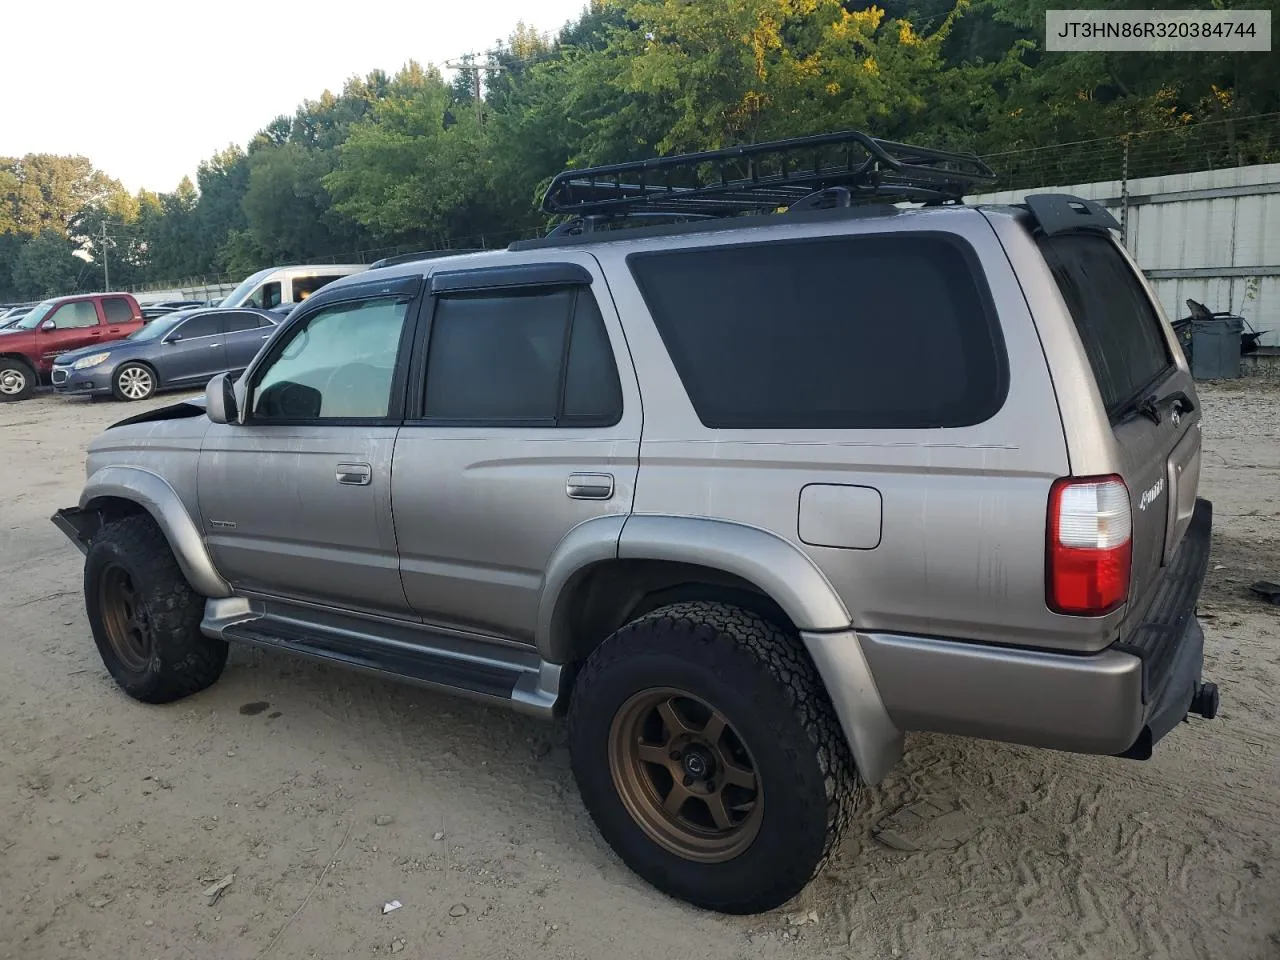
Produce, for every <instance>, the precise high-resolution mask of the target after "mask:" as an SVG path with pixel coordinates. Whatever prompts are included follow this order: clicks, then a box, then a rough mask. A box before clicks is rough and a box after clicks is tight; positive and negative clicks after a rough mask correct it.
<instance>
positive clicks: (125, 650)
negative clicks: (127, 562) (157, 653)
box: [98, 563, 152, 673]
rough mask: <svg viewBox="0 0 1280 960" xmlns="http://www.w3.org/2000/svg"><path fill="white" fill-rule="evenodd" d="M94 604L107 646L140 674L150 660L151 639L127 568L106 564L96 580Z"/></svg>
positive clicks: (142, 607) (145, 611)
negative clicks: (104, 630) (109, 645)
mask: <svg viewBox="0 0 1280 960" xmlns="http://www.w3.org/2000/svg"><path fill="white" fill-rule="evenodd" d="M98 591H99V592H98V604H99V609H100V610H101V611H102V625H103V627H104V628H105V629H106V633H107V639H108V641H109V642H110V643H111V649H112V650H113V651H114V652H115V655H116V656H117V657H119V658H120V662H121V663H122V664H124V666H125V667H126V668H127V669H129V670H131V671H133V672H135V673H141V672H142V671H144V670H146V669H147V664H148V663H150V661H151V651H152V642H151V640H152V638H151V625H150V618H149V617H148V616H147V609H146V606H145V605H144V604H143V603H142V602H141V600H140V599H139V598H138V593H137V590H135V589H134V586H133V578H132V577H131V576H129V571H127V570H125V569H124V567H121V566H119V565H117V564H114V563H113V564H110V565H108V566H107V568H106V569H105V570H103V571H102V575H101V577H100V578H99V580H98Z"/></svg>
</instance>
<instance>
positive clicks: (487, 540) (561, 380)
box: [391, 254, 640, 642]
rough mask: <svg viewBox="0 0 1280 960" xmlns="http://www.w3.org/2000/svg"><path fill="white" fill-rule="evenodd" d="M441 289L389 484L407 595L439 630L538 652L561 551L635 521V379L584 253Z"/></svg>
mask: <svg viewBox="0 0 1280 960" xmlns="http://www.w3.org/2000/svg"><path fill="white" fill-rule="evenodd" d="M570 261H572V262H570ZM522 271H527V273H522ZM522 277H523V279H522ZM522 283H527V286H522V285H521V284H522ZM432 289H433V291H434V292H435V296H434V301H433V309H432V316H431V322H430V326H429V331H428V333H427V334H426V336H427V341H426V343H425V344H424V346H423V347H420V350H421V349H424V348H425V354H426V356H425V361H420V362H419V363H417V364H415V367H414V369H415V370H420V371H422V374H421V376H420V377H419V378H418V382H417V383H415V384H413V385H411V392H410V396H411V400H410V403H411V407H410V414H409V415H408V416H407V417H406V422H405V426H404V427H403V428H402V429H401V431H400V439H399V440H398V441H397V442H396V450H395V463H394V470H393V472H392V480H391V490H392V497H393V499H394V502H395V522H396V536H397V539H398V540H399V543H400V572H401V578H402V579H403V581H404V589H405V594H406V596H407V597H408V599H409V602H410V603H411V604H412V605H413V608H414V610H415V611H417V613H418V614H419V615H421V616H422V617H423V619H424V620H426V621H428V622H431V623H436V624H439V625H441V626H448V627H455V628H463V629H471V630H476V631H479V632H483V633H488V634H492V635H497V636H501V637H504V638H507V639H512V640H517V641H522V642H532V640H533V628H534V624H535V622H536V620H537V612H538V603H539V598H540V594H541V588H542V578H543V572H544V570H545V569H546V566H547V562H548V560H549V559H550V558H551V556H552V553H553V552H554V551H555V549H556V546H557V545H558V544H559V543H560V541H561V540H562V539H563V538H564V537H565V535H566V534H568V533H569V531H570V530H572V529H573V528H574V527H576V526H578V525H579V524H581V523H583V522H586V521H590V520H592V519H593V518H598V517H602V516H606V515H623V516H625V515H626V514H628V513H629V512H630V510H631V502H632V495H633V491H634V488H635V481H636V473H637V469H638V464H639V446H640V396H639V390H638V387H637V385H636V380H635V373H634V370H633V368H632V366H631V360H630V356H629V354H628V353H627V349H626V345H625V341H624V339H623V336H622V330H621V328H620V326H619V324H618V319H617V315H616V314H615V313H614V312H613V303H612V300H611V299H610V297H609V294H608V292H607V290H606V289H605V286H604V280H603V278H602V277H601V276H600V275H599V268H598V266H597V265H596V263H595V260H594V258H592V257H590V256H588V255H582V254H577V255H573V254H566V262H565V263H562V264H547V263H543V264H536V265H531V266H530V267H527V268H526V267H518V266H517V267H511V268H503V269H502V270H500V271H493V270H489V269H481V270H471V271H456V272H450V273H447V274H441V273H437V274H436V275H434V276H433V277H432ZM424 326H425V325H424ZM413 388H416V389H413Z"/></svg>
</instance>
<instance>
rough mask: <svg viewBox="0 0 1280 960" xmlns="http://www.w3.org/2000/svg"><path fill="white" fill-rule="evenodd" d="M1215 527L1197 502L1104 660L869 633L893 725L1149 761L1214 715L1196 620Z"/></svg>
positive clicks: (870, 655) (868, 651)
mask: <svg viewBox="0 0 1280 960" xmlns="http://www.w3.org/2000/svg"><path fill="white" fill-rule="evenodd" d="M1212 525H1213V509H1212V506H1211V505H1210V504H1209V503H1208V501H1205V500H1200V501H1197V504H1196V512H1195V516H1194V517H1193V519H1192V522H1191V527H1190V528H1189V529H1188V531H1187V534H1186V536H1185V537H1184V539H1183V542H1182V544H1181V545H1180V546H1179V548H1178V552H1177V554H1176V555H1175V557H1174V561H1173V563H1172V564H1170V566H1169V567H1168V568H1167V570H1166V571H1165V575H1164V578H1163V580H1162V582H1161V584H1160V587H1159V588H1158V590H1157V594H1156V597H1155V599H1154V600H1153V602H1152V604H1151V606H1150V608H1149V609H1148V611H1147V612H1146V614H1145V615H1144V616H1143V620H1142V623H1141V624H1139V625H1138V626H1137V627H1136V628H1135V629H1134V630H1133V631H1131V633H1130V634H1129V636H1128V637H1126V638H1125V640H1124V641H1123V642H1120V643H1116V644H1114V645H1113V646H1111V647H1109V648H1108V649H1106V650H1104V651H1102V652H1101V653H1098V654H1092V655H1087V656H1084V655H1079V656H1077V655H1071V654H1063V653H1056V652H1055V653H1050V652H1046V651H1041V650H1024V649H1016V648H1010V647H997V646H993V645H989V644H978V643H965V642H962V641H956V640H940V639H933V638H926V637H906V636H900V635H889V634H862V635H860V638H861V641H862V646H863V650H864V653H865V655H866V658H867V661H868V663H869V665H870V667H871V671H872V674H873V675H874V677H875V684H876V687H877V688H878V689H879V691H880V696H881V698H882V699H883V701H884V705H885V708H886V709H887V710H888V713H889V716H890V718H891V719H892V720H893V722H894V723H895V724H896V725H898V726H899V727H900V728H902V729H904V730H933V731H937V732H940V733H953V734H960V735H964V736H973V737H981V738H984V739H988V740H1003V741H1006V742H1010V743H1022V744H1027V745H1029V746H1038V747H1049V748H1052V749H1057V750H1068V751H1072V752H1075V753H1095V754H1110V755H1120V756H1126V757H1133V758H1136V759H1146V758H1147V757H1149V756H1151V750H1152V747H1153V746H1154V745H1155V744H1156V743H1157V742H1158V741H1159V740H1160V739H1161V738H1162V737H1164V736H1165V735H1166V734H1168V733H1169V732H1170V731H1171V730H1172V729H1173V728H1174V727H1176V726H1177V725H1178V723H1179V722H1181V721H1182V720H1183V719H1185V718H1186V716H1187V715H1188V713H1189V712H1190V711H1192V709H1193V707H1195V708H1196V709H1197V710H1199V711H1201V712H1204V713H1208V714H1209V715H1212V712H1213V711H1212V710H1210V709H1208V708H1207V707H1206V705H1205V703H1204V702H1202V700H1201V699H1197V698H1198V695H1199V694H1200V693H1201V669H1202V665H1203V660H1204V633H1203V632H1202V631H1201V629H1200V624H1199V622H1198V621H1197V620H1196V617H1195V605H1196V601H1197V600H1198V599H1199V596H1200V587H1201V585H1202V584H1203V583H1204V576H1205V570H1206V569H1207V566H1208V559H1209V540H1210V534H1211V530H1212ZM1213 706H1214V707H1216V703H1215V704H1214V705H1213Z"/></svg>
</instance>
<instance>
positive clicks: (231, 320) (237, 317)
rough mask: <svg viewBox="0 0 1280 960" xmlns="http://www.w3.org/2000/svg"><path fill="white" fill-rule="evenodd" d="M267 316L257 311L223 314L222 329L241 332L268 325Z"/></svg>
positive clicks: (228, 331) (229, 331)
mask: <svg viewBox="0 0 1280 960" xmlns="http://www.w3.org/2000/svg"><path fill="white" fill-rule="evenodd" d="M267 323H268V321H267V319H266V318H265V317H260V316H258V315H257V314H256V313H226V314H223V315H222V329H223V330H224V331H225V332H227V333H240V332H241V331H242V330H256V329H258V327H263V326H266V325H267Z"/></svg>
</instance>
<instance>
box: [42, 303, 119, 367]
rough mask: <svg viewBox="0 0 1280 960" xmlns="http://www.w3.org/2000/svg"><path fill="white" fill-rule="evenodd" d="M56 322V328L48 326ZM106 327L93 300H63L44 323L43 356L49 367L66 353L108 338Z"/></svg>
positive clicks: (43, 361)
mask: <svg viewBox="0 0 1280 960" xmlns="http://www.w3.org/2000/svg"><path fill="white" fill-rule="evenodd" d="M47 325H52V329H45V327H46V326H47ZM105 329H106V327H105V326H104V325H103V324H102V323H100V322H99V317H98V308H97V306H96V305H95V304H94V302H93V301H92V300H71V301H69V302H67V303H64V304H62V306H60V307H58V308H57V309H56V310H54V311H53V313H51V314H49V316H48V317H46V318H45V320H44V322H43V323H41V324H40V360H41V363H42V364H43V366H44V368H45V369H46V370H47V369H48V368H49V366H50V365H51V364H52V363H53V361H54V359H55V358H56V357H57V356H58V355H59V354H62V353H67V352H69V351H71V350H79V349H80V348H81V347H91V346H93V345H94V344H95V343H102V342H103V341H104V340H105V339H107V338H105V337H104V336H103V331H104V330H105Z"/></svg>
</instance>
